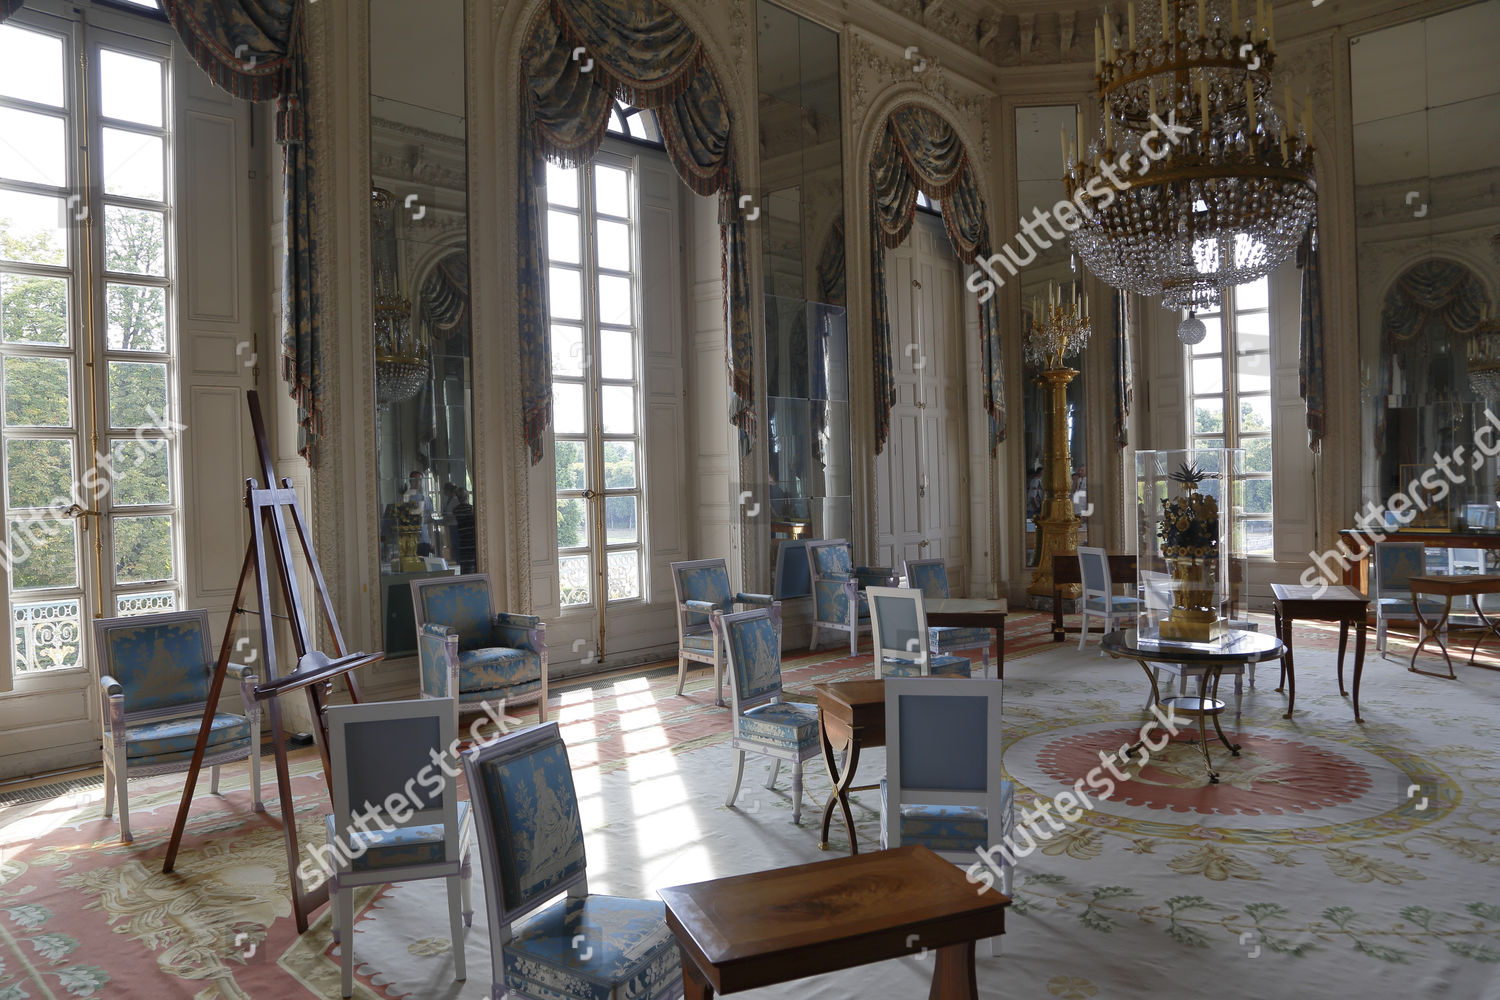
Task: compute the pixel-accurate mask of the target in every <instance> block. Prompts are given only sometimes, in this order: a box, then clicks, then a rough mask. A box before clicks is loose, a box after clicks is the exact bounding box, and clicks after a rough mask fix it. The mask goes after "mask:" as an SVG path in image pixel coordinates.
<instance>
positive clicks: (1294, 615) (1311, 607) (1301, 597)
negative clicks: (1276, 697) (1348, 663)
mask: <svg viewBox="0 0 1500 1000" xmlns="http://www.w3.org/2000/svg"><path fill="white" fill-rule="evenodd" d="M1271 593H1272V594H1273V595H1275V598H1276V635H1277V636H1278V637H1279V638H1280V639H1281V642H1282V645H1284V646H1286V655H1285V656H1284V657H1282V659H1281V680H1280V681H1278V682H1277V685H1276V690H1277V691H1280V690H1281V689H1282V687H1287V688H1288V691H1287V696H1286V714H1285V715H1283V716H1282V718H1283V719H1290V718H1291V717H1292V703H1293V702H1295V701H1296V700H1297V673H1296V669H1295V667H1294V664H1293V663H1292V630H1293V626H1294V625H1295V624H1296V622H1297V619H1298V618H1301V619H1304V620H1306V621H1317V622H1338V623H1339V694H1341V695H1343V696H1344V697H1346V698H1347V697H1348V696H1349V695H1348V692H1346V691H1345V690H1344V649H1345V647H1346V646H1347V645H1348V643H1349V626H1350V625H1351V624H1352V625H1353V626H1354V721H1355V722H1359V723H1363V722H1364V721H1365V720H1364V719H1361V718H1360V717H1359V679H1360V676H1361V675H1362V674H1363V673H1364V672H1365V616H1366V614H1367V613H1368V612H1369V607H1370V599H1369V598H1368V597H1366V596H1365V595H1364V594H1361V593H1360V592H1359V591H1357V590H1355V589H1354V588H1353V587H1342V586H1340V587H1316V586H1314V587H1304V586H1300V585H1298V584H1292V583H1273V584H1271Z"/></svg>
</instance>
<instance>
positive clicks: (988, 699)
mask: <svg viewBox="0 0 1500 1000" xmlns="http://www.w3.org/2000/svg"><path fill="white" fill-rule="evenodd" d="M1003 683H1004V682H1003V681H1001V680H999V679H989V678H979V679H969V678H962V677H888V678H886V681H885V741H886V743H885V745H886V753H885V758H886V763H885V773H886V795H887V804H886V811H885V814H886V820H885V821H886V845H887V846H888V847H899V846H900V845H901V822H900V815H901V806H902V805H905V804H911V805H936V806H983V807H984V808H985V810H986V814H987V816H988V821H989V824H990V831H991V839H992V840H993V841H998V840H999V839H1000V838H999V831H1000V829H1001V826H1002V823H1003V819H1002V817H1003V806H1002V801H1003V791H1002V787H1001V781H1002V775H1001V769H1000V758H1001V745H1002V730H1001V721H1000V720H1001V713H1002V707H1003V701H1002V698H1001V691H1002V685H1003Z"/></svg>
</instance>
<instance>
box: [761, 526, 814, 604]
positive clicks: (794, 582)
mask: <svg viewBox="0 0 1500 1000" xmlns="http://www.w3.org/2000/svg"><path fill="white" fill-rule="evenodd" d="M774 579H775V584H774V585H773V586H772V588H771V596H772V597H774V598H775V599H776V600H778V601H784V600H787V599H789V598H793V597H807V596H809V595H810V594H811V593H812V574H811V572H810V571H809V570H808V565H807V542H806V541H804V540H802V539H798V538H786V539H782V540H781V541H780V542H779V543H778V544H777V546H776V574H775V577H774Z"/></svg>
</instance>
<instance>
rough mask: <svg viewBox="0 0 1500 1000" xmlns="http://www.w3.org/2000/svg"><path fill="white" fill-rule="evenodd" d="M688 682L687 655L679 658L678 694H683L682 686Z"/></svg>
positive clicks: (679, 695)
mask: <svg viewBox="0 0 1500 1000" xmlns="http://www.w3.org/2000/svg"><path fill="white" fill-rule="evenodd" d="M686 683H687V657H685V656H679V657H678V658H677V695H678V697H681V696H682V686H683V685H684V684H686Z"/></svg>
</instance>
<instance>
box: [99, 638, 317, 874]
mask: <svg viewBox="0 0 1500 1000" xmlns="http://www.w3.org/2000/svg"><path fill="white" fill-rule="evenodd" d="M94 649H95V662H96V663H97V664H98V670H99V700H100V706H101V708H102V709H103V720H104V817H105V819H108V818H109V816H110V814H111V813H112V812H113V811H114V799H115V797H116V796H118V797H119V799H120V840H121V841H123V842H124V843H127V844H128V843H130V842H131V841H132V840H133V839H134V838H133V837H132V836H131V833H130V803H129V800H128V798H127V795H126V779H127V778H130V777H149V776H151V775H157V774H173V773H176V772H178V771H186V770H187V769H188V766H189V765H190V764H191V763H192V759H193V748H194V747H195V746H196V745H197V743H198V731H199V729H201V728H202V725H203V709H204V707H205V705H206V704H207V702H208V690H209V685H210V684H211V683H212V680H213V670H214V666H215V664H216V663H217V661H216V660H215V659H214V655H213V650H212V648H211V646H210V643H209V638H208V612H207V611H201V610H200V611H174V612H171V613H168V614H159V615H135V616H132V617H127V618H101V619H99V620H98V621H96V622H94ZM228 676H229V677H230V678H232V679H234V680H236V681H238V682H239V685H240V696H241V698H242V700H243V703H244V713H243V714H240V715H235V714H233V713H230V712H217V713H215V715H214V720H213V728H212V730H211V731H210V733H209V737H208V748H207V750H206V751H205V753H204V756H203V763H204V764H205V765H207V766H209V767H212V768H213V771H212V774H213V784H212V790H213V793H214V794H215V795H217V794H219V765H221V764H227V763H229V762H230V761H235V760H246V759H248V760H249V761H250V800H251V802H252V803H253V808H254V809H255V811H256V812H264V811H265V806H264V805H262V804H261V800H260V703H259V702H258V701H256V700H255V698H254V695H253V694H252V692H253V691H254V688H255V685H256V684H257V683H258V681H257V678H256V676H255V675H254V674H253V673H251V672H250V669H249V668H248V667H244V666H240V665H238V664H233V663H231V664H230V665H229V671H228ZM282 805H283V808H289V807H288V806H287V804H286V803H283V804H282Z"/></svg>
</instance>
